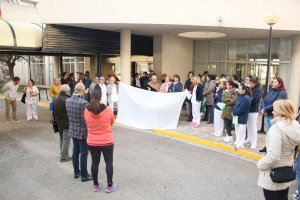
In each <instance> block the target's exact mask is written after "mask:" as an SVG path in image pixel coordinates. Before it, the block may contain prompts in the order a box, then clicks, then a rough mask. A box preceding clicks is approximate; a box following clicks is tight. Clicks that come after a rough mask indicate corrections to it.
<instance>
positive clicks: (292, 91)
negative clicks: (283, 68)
mask: <svg viewBox="0 0 300 200" xmlns="http://www.w3.org/2000/svg"><path fill="white" fill-rule="evenodd" d="M292 42H293V44H292V60H291V67H290V76H289V85H288V87H287V92H288V99H290V100H292V101H293V102H294V103H295V104H296V106H297V108H298V106H299V103H300V102H299V101H300V79H299V77H300V35H297V36H293V38H292ZM297 110H298V109H297Z"/></svg>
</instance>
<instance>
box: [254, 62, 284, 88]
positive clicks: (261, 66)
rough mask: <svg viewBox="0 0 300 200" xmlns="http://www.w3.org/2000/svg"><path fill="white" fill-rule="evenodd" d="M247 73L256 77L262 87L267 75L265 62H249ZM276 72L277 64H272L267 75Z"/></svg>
mask: <svg viewBox="0 0 300 200" xmlns="http://www.w3.org/2000/svg"><path fill="white" fill-rule="evenodd" d="M248 66H249V67H248V69H249V74H251V75H253V76H256V77H258V79H259V81H260V83H261V85H262V87H264V86H265V83H266V77H267V63H249V65H248ZM276 74H278V64H272V65H271V68H270V75H269V77H271V76H273V75H276Z"/></svg>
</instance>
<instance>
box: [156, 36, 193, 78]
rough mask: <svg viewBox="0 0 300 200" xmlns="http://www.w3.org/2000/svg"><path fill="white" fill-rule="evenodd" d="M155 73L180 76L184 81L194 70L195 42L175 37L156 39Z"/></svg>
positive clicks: (157, 37)
mask: <svg viewBox="0 0 300 200" xmlns="http://www.w3.org/2000/svg"><path fill="white" fill-rule="evenodd" d="M153 49H154V64H153V65H154V72H155V73H157V74H158V75H160V74H167V75H169V76H174V75H175V74H179V76H180V77H181V79H182V80H184V79H185V77H186V75H187V73H188V72H189V71H191V70H192V69H193V51H194V49H193V41H192V40H189V39H185V38H180V37H177V36H173V35H167V34H166V35H162V36H156V37H154V48H153Z"/></svg>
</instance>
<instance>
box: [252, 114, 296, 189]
mask: <svg viewBox="0 0 300 200" xmlns="http://www.w3.org/2000/svg"><path fill="white" fill-rule="evenodd" d="M272 123H273V125H272V127H271V128H270V130H269V131H268V134H267V137H266V146H267V154H266V156H265V157H263V158H262V159H260V160H259V161H258V163H257V168H258V170H259V177H258V185H259V186H260V187H262V188H264V189H267V190H272V191H276V190H284V189H287V188H288V187H289V186H290V185H291V184H292V182H288V183H273V181H272V180H271V177H270V170H271V169H273V168H276V167H283V166H293V164H294V153H295V147H296V145H300V125H299V123H298V122H297V121H296V120H294V121H293V122H292V123H291V124H286V122H285V121H284V120H282V119H281V120H280V119H279V120H278V119H277V120H276V119H275V120H273V121H272Z"/></svg>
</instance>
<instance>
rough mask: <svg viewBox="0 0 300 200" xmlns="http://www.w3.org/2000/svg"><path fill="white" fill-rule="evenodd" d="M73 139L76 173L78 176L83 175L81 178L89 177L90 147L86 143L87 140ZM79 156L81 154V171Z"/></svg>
mask: <svg viewBox="0 0 300 200" xmlns="http://www.w3.org/2000/svg"><path fill="white" fill-rule="evenodd" d="M72 139H73V155H72V161H73V167H74V173H75V174H78V173H79V172H80V173H81V176H82V177H84V176H87V175H88V172H87V157H88V153H89V150H88V145H87V143H86V139H77V138H72ZM79 154H80V169H79Z"/></svg>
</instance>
